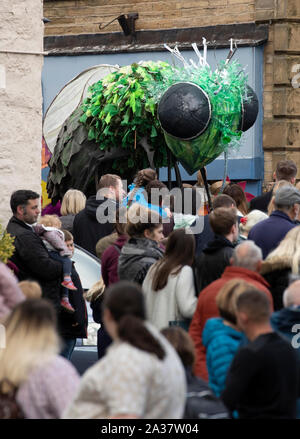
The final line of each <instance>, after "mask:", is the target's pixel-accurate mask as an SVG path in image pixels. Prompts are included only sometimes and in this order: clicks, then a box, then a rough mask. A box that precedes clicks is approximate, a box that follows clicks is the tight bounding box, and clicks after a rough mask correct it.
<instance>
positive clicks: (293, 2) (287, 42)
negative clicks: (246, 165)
mask: <svg viewBox="0 0 300 439" xmlns="http://www.w3.org/2000/svg"><path fill="white" fill-rule="evenodd" d="M255 20H256V21H257V22H265V21H266V20H270V21H269V23H270V28H269V41H268V44H267V45H266V47H265V57H264V125H263V147H264V151H265V182H267V181H270V180H272V174H273V171H274V169H275V167H276V163H277V162H278V161H279V160H281V159H284V158H288V159H292V160H294V161H295V162H296V163H297V166H298V169H299V171H298V175H297V178H298V179H299V178H300V76H299V78H298V79H297V77H296V75H297V72H298V73H299V72H300V23H299V21H300V1H299V0H256V2H255ZM293 70H294V71H293ZM293 78H294V79H293ZM292 81H293V82H294V87H293V84H292ZM295 87H298V88H295Z"/></svg>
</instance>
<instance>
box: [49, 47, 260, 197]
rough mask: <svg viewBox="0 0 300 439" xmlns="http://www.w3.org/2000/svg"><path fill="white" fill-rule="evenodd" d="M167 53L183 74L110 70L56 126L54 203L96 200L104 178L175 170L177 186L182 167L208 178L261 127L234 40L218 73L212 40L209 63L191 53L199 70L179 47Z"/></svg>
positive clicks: (159, 66) (148, 65)
mask: <svg viewBox="0 0 300 439" xmlns="http://www.w3.org/2000/svg"><path fill="white" fill-rule="evenodd" d="M165 47H166V48H167V49H168V50H170V51H171V52H172V54H173V55H174V56H175V57H177V58H179V59H180V60H181V62H182V66H181V67H178V65H177V66H174V65H173V66H172V65H170V64H168V63H167V62H161V61H159V62H151V61H150V62H139V63H134V64H132V65H129V66H125V67H118V66H106V67H110V70H109V73H108V74H106V75H105V76H104V77H103V78H102V79H100V80H99V81H97V82H94V83H92V85H90V86H89V88H88V93H87V95H86V97H85V98H84V97H83V96H84V94H83V93H79V98H77V101H76V102H75V104H73V106H72V105H71V107H68V111H67V112H64V111H62V115H66V114H67V115H68V117H66V119H64V120H63V121H62V122H61V121H60V122H59V123H58V124H57V126H58V128H59V132H58V134H55V135H54V136H52V139H51V141H52V143H53V144H54V150H53V154H52V157H51V159H50V161H49V167H50V172H49V176H48V181H47V191H48V195H49V197H50V198H51V199H52V202H56V201H57V200H58V199H61V198H62V196H63V195H64V193H65V192H66V191H67V190H68V189H69V188H71V187H72V188H76V189H80V190H82V191H83V192H85V193H86V194H87V195H89V194H91V193H94V192H95V182H97V181H98V179H99V177H100V176H101V175H102V174H105V173H116V174H119V175H120V176H121V177H122V178H123V179H127V180H128V181H132V180H133V178H134V175H135V174H136V172H137V171H138V170H139V169H143V168H146V167H152V168H156V169H159V168H160V167H163V166H168V170H169V172H168V176H169V180H170V170H171V167H175V172H176V176H177V182H178V184H181V180H180V173H179V168H178V163H177V162H179V163H181V164H182V166H183V167H184V169H185V170H186V171H187V172H188V173H189V174H190V175H192V174H193V173H194V172H196V171H197V170H199V169H200V170H201V171H202V175H203V177H204V178H205V173H204V172H203V169H204V166H205V165H207V164H209V163H211V162H212V161H213V160H215V159H216V158H217V157H218V156H219V155H220V154H221V153H223V152H224V153H225V157H226V155H227V152H228V150H229V149H230V148H233V147H234V146H235V145H237V144H238V143H239V141H240V138H241V135H242V132H244V131H246V130H248V129H249V128H250V127H251V126H252V125H253V124H254V122H255V120H256V117H257V114H258V101H257V97H256V95H255V92H254V91H253V90H252V89H251V88H250V87H249V85H247V75H246V73H245V69H244V68H243V67H242V66H241V65H240V64H239V63H238V62H236V61H231V58H232V56H233V54H234V52H235V50H236V46H235V48H233V41H232V40H231V48H230V52H229V54H228V57H227V59H226V60H224V61H222V62H220V63H219V65H218V67H217V68H216V69H215V70H214V71H213V70H212V69H211V67H210V66H209V64H208V63H207V44H206V41H205V39H203V47H204V50H203V55H202V54H201V53H200V51H199V50H198V48H197V46H196V44H193V45H192V47H193V49H194V50H195V52H196V54H197V57H198V62H197V63H196V62H194V61H193V60H189V61H186V60H185V58H184V57H183V56H182V55H181V54H180V52H179V50H178V49H177V47H175V49H171V48H169V47H168V46H167V45H165ZM97 67H99V69H100V70H101V66H97ZM94 69H96V68H94ZM93 71H94V70H93ZM106 72H107V71H106ZM84 73H85V72H84ZM85 74H86V73H85ZM91 77H92V76H91V75H90V76H89V81H90V82H91ZM75 80H76V78H75ZM77 82H78V81H77ZM87 82H88V81H86V82H85V83H84V86H83V87H82V88H84V87H85V88H87V86H86V83H87ZM67 87H68V86H67ZM69 88H70V85H69ZM77 88H78V87H77ZM66 90H67V89H66ZM66 90H65V95H66V94H69V95H70V90H69V92H68V90H67V91H66ZM63 91H64V90H63ZM77 95H78V93H77ZM58 97H59V95H58ZM55 103H57V98H56V99H55V100H54V101H53V103H52V104H51V106H50V107H49V108H50V111H49V110H48V112H47V114H46V116H45V120H44V136H45V139H46V142H47V143H48V140H47V138H48V137H49V133H50V132H51V129H49V126H51V121H50V123H49V121H48V123H47V117H48V119H49V118H50V119H51V114H52V113H53V111H52V110H53V104H55ZM74 105H75V107H76V108H75V109H74V108H73V107H74ZM58 108H60V110H61V108H62V106H58ZM70 108H71V109H72V111H70ZM73 110H74V111H73ZM51 111H52V113H51ZM68 112H69V113H71V114H68ZM56 114H60V113H59V112H57V111H56ZM60 118H61V116H60ZM58 128H57V127H56V131H57V130H58ZM54 131H55V130H54ZM52 134H53V133H52ZM205 182H206V180H205Z"/></svg>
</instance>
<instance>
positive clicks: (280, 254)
mask: <svg viewBox="0 0 300 439" xmlns="http://www.w3.org/2000/svg"><path fill="white" fill-rule="evenodd" d="M299 265H300V226H297V227H294V228H293V229H291V230H290V231H289V232H288V233H287V234H286V235H285V237H284V238H283V240H282V241H281V242H280V243H279V245H278V247H277V248H276V249H275V250H273V251H272V252H271V253H269V255H268V256H267V258H266V259H265V260H264V261H263V263H262V267H261V274H262V275H263V277H264V278H265V279H266V281H267V282H268V283H269V284H270V291H271V294H272V296H273V300H274V311H278V310H279V309H281V308H283V303H282V296H283V293H284V290H285V289H286V288H287V286H288V285H289V283H290V281H291V280H292V279H293V278H297V277H298V276H299V274H300V272H299Z"/></svg>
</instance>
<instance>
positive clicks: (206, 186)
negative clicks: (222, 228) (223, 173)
mask: <svg viewBox="0 0 300 439" xmlns="http://www.w3.org/2000/svg"><path fill="white" fill-rule="evenodd" d="M200 172H201V175H202V180H203V182H204V187H205V190H206V194H207V201H208V208H209V212H210V211H211V210H212V204H211V198H210V193H209V188H208V183H207V178H206V171H205V169H204V168H201V169H200Z"/></svg>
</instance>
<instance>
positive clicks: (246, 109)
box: [238, 85, 258, 132]
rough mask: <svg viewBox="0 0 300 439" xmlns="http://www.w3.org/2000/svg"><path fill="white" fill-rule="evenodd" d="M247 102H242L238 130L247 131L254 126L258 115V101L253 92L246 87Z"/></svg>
mask: <svg viewBox="0 0 300 439" xmlns="http://www.w3.org/2000/svg"><path fill="white" fill-rule="evenodd" d="M247 96H248V99H247V100H244V99H243V100H242V114H241V120H240V124H239V128H238V130H241V131H244V132H245V131H247V130H249V128H251V127H252V125H254V123H255V121H256V118H257V115H258V99H257V96H256V93H255V91H254V90H253V89H252V88H251V87H250V86H249V85H247Z"/></svg>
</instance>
